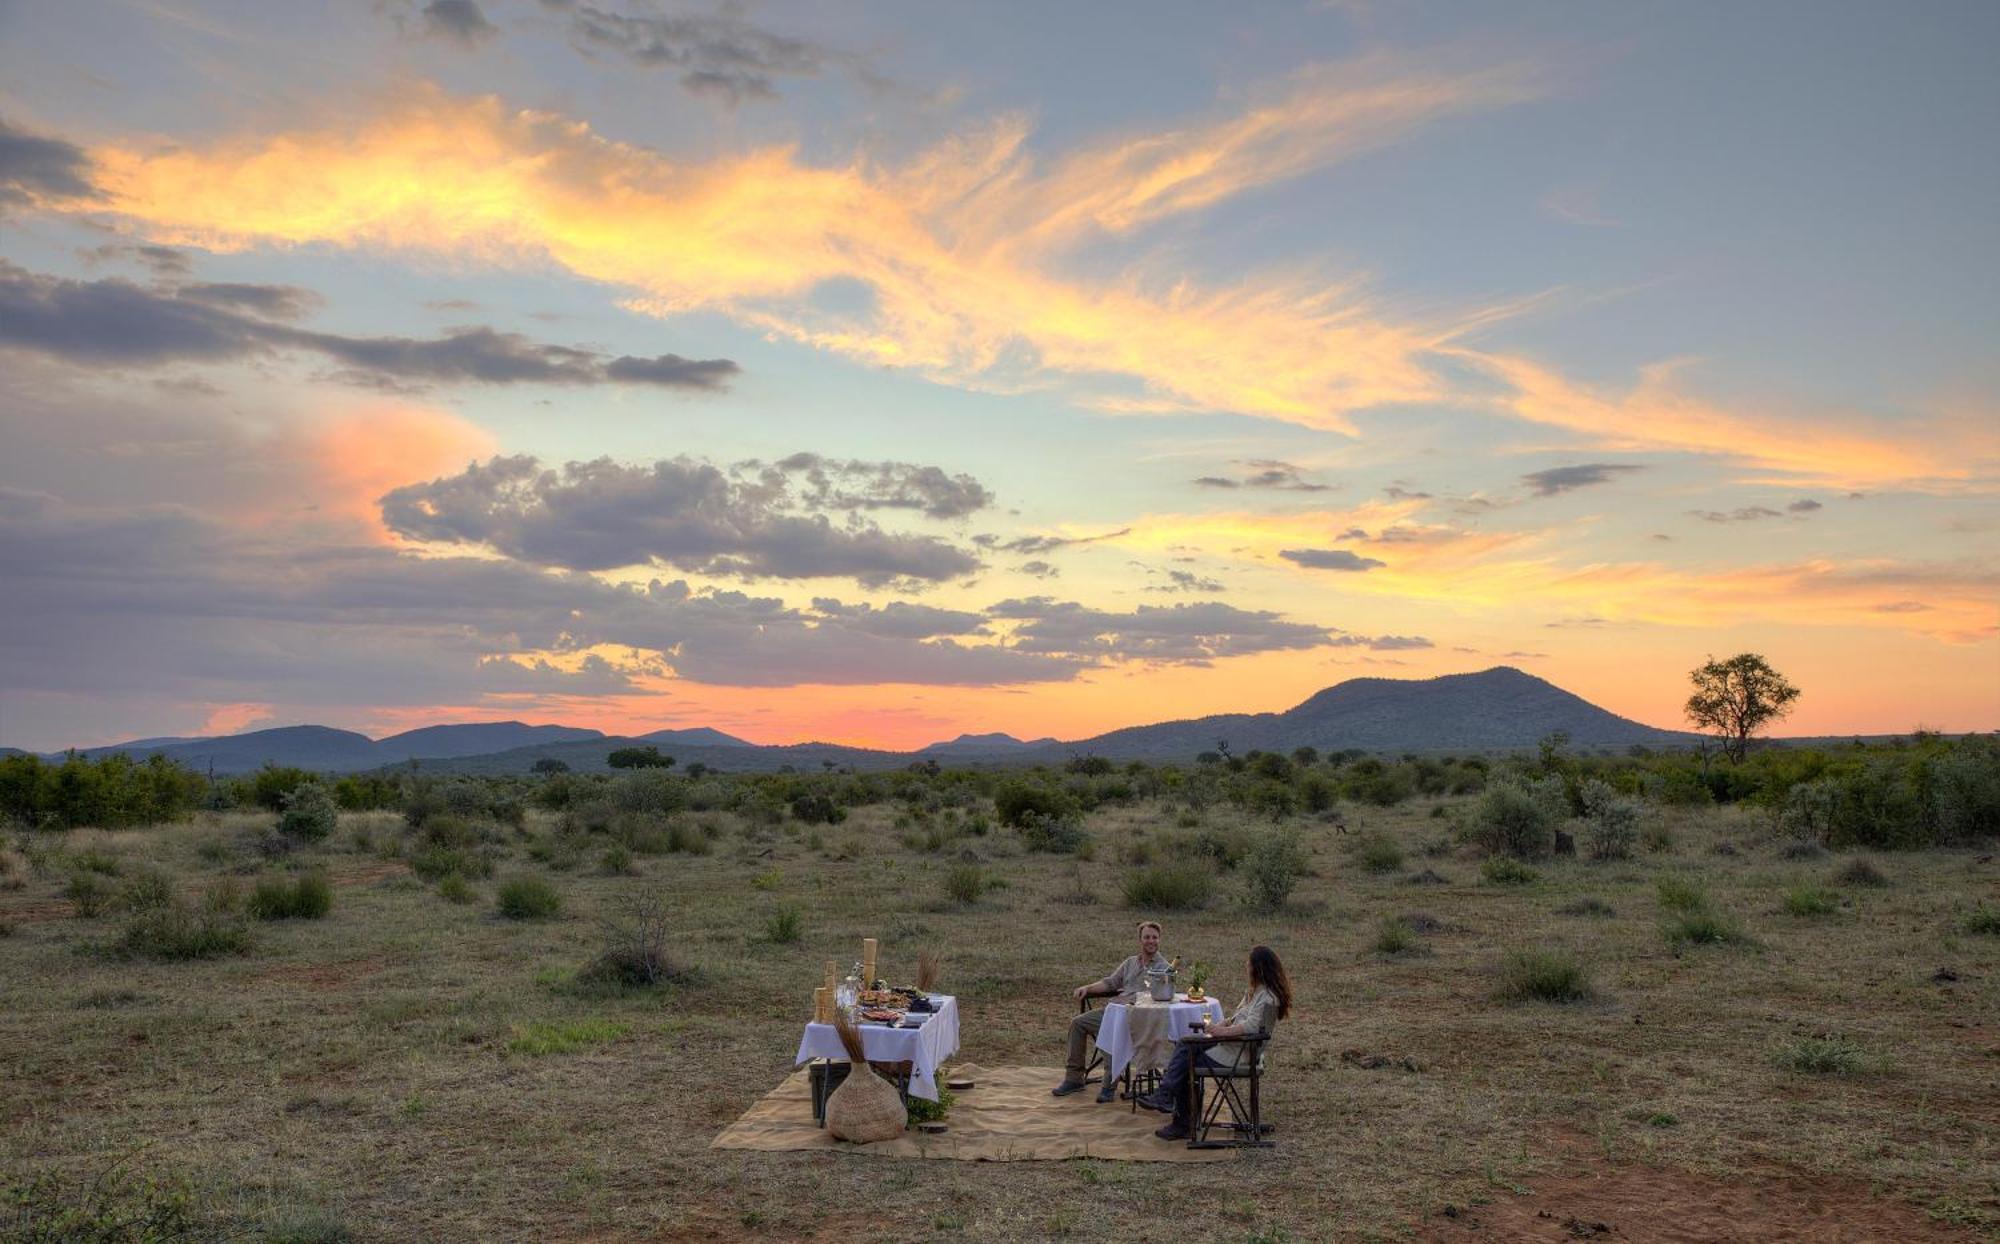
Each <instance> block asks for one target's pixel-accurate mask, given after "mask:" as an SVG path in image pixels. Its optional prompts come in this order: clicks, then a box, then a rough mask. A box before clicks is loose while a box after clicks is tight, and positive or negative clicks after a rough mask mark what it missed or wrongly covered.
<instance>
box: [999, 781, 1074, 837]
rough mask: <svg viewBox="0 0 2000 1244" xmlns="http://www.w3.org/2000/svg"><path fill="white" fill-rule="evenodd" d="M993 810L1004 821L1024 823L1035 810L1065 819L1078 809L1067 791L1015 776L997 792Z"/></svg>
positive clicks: (1038, 813)
mask: <svg viewBox="0 0 2000 1244" xmlns="http://www.w3.org/2000/svg"><path fill="white" fill-rule="evenodd" d="M993 810H994V812H995V813H997V814H998V815H999V817H1000V823H1001V824H1002V825H1012V826H1014V827H1015V828H1017V829H1018V828H1021V827H1023V826H1024V825H1025V824H1026V823H1027V821H1026V818H1027V817H1028V816H1029V815H1030V814H1032V815H1035V816H1040V817H1055V818H1057V819H1061V818H1064V817H1067V816H1069V815H1070V814H1072V813H1073V812H1074V811H1075V810H1076V809H1075V807H1074V805H1073V804H1072V803H1071V801H1070V798H1069V796H1068V795H1067V794H1065V793H1063V792H1062V791H1059V790H1056V789H1054V788H1052V787H1048V786H1044V785H1042V784H1040V783H1039V782H1029V781H1025V780H1021V779H1014V780H1011V781H1007V782H1002V783H1001V784H1000V786H999V788H998V789H997V790H995V791H994V792H993Z"/></svg>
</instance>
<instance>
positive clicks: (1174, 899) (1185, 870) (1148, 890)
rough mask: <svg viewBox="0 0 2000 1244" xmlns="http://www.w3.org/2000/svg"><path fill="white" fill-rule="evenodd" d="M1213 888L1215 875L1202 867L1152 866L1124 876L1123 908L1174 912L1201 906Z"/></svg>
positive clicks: (1179, 864)
mask: <svg viewBox="0 0 2000 1244" xmlns="http://www.w3.org/2000/svg"><path fill="white" fill-rule="evenodd" d="M1214 888H1215V874H1214V873H1212V872H1210V871H1209V870H1208V868H1207V867H1206V866H1204V865H1201V864H1195V863H1178V864H1155V865H1153V866H1152V867H1150V868H1141V869H1138V870H1137V871H1135V872H1132V873H1129V874H1127V875H1126V877H1125V905H1126V906H1127V907H1138V908H1143V909H1146V910H1159V911H1174V910H1178V909H1180V908H1185V907H1200V906H1202V905H1203V904H1205V903H1207V902H1208V900H1209V897H1210V895H1211V894H1212V892H1213V891H1214Z"/></svg>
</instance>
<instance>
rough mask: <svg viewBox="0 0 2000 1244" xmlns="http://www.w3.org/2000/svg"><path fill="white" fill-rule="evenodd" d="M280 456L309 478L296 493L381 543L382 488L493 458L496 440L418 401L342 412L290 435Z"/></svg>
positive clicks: (383, 537)
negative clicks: (296, 464)
mask: <svg viewBox="0 0 2000 1244" xmlns="http://www.w3.org/2000/svg"><path fill="white" fill-rule="evenodd" d="M288 442H289V443H288V444H287V445H286V446H285V448H284V449H283V450H282V451H281V455H280V456H285V457H295V458H296V459H297V460H298V461H299V462H300V463H301V464H302V466H303V468H304V472H305V474H306V476H307V479H306V480H305V481H304V482H302V483H301V485H300V492H301V493H302V494H303V495H307V496H311V497H314V498H316V499H318V501H319V506H320V511H321V513H323V514H330V515H332V516H335V517H339V518H346V519H351V520H354V521H355V522H357V523H358V524H359V525H360V526H361V527H362V528H363V529H364V530H365V531H367V532H368V533H369V534H370V535H371V536H372V537H373V538H375V539H377V540H379V541H380V542H382V543H391V542H393V537H391V536H390V534H389V532H388V531H387V530H386V529H385V528H384V527H383V526H382V516H381V510H380V508H379V507H378V505H377V502H378V501H379V500H380V499H381V497H382V494H383V493H386V492H388V491H389V490H390V489H392V488H397V487H400V486H402V485H404V484H408V483H410V482H412V481H413V480H423V479H431V478H434V477H436V476H439V475H444V474H449V473H451V472H454V471H458V470H461V469H463V468H464V466H465V464H466V463H468V462H472V461H475V460H479V459H484V458H487V457H490V456H491V455H492V454H493V453H495V452H496V451H497V450H498V447H499V443H498V441H497V440H496V439H495V438H494V436H493V434H492V433H490V432H488V431H486V430H485V429H484V428H481V427H479V426H478V425H476V424H474V423H472V422H470V421H468V420H466V419H464V418H461V417H460V416H458V415H454V414H451V413H450V412H448V411H441V410H430V409H426V408H424V407H420V406H403V405H380V406H369V407H365V408H362V409H359V410H350V411H343V412H340V413H338V414H335V415H332V416H329V417H327V418H325V419H322V420H319V421H317V422H314V423H311V424H308V425H307V426H306V427H304V428H302V429H299V430H297V431H295V432H293V433H291V434H289V437H288Z"/></svg>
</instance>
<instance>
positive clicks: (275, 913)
mask: <svg viewBox="0 0 2000 1244" xmlns="http://www.w3.org/2000/svg"><path fill="white" fill-rule="evenodd" d="M245 908H246V910H248V911H249V913H250V914H251V915H252V916H255V917H256V918H257V919H259V920H318V919H320V918H321V917H323V916H325V915H326V913H328V912H329V911H332V910H333V886H332V884H331V883H330V882H328V881H327V879H326V878H325V877H322V876H320V875H319V874H318V873H307V874H306V875H304V876H303V877H300V878H299V879H298V880H296V881H289V882H288V881H286V880H285V879H284V878H283V877H266V878H265V879H264V880H262V881H259V882H258V883H257V887H256V888H255V889H254V890H252V891H250V897H249V899H248V900H246V902H245Z"/></svg>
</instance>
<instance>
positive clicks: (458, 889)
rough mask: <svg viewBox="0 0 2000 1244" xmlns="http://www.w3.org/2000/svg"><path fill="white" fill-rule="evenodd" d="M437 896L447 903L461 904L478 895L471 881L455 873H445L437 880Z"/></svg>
mask: <svg viewBox="0 0 2000 1244" xmlns="http://www.w3.org/2000/svg"><path fill="white" fill-rule="evenodd" d="M438 897H439V898H441V899H443V900H444V901H445V902H447V903H457V904H459V905H461V906H463V905H464V904H466V903H470V902H472V901H473V900H475V899H477V898H478V897H479V895H478V894H477V893H476V892H475V891H474V890H473V888H472V883H471V882H469V881H467V880H466V879H465V878H464V877H461V876H459V875H458V874H457V873H446V874H445V875H444V877H443V878H442V879H441V880H440V881H439V882H438Z"/></svg>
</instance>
